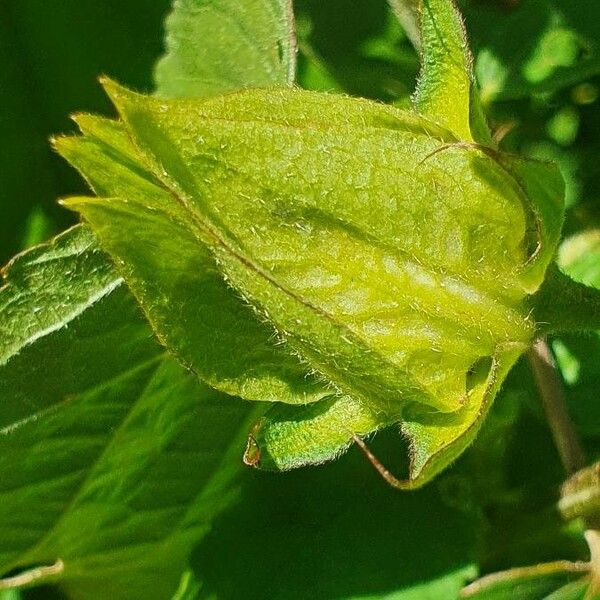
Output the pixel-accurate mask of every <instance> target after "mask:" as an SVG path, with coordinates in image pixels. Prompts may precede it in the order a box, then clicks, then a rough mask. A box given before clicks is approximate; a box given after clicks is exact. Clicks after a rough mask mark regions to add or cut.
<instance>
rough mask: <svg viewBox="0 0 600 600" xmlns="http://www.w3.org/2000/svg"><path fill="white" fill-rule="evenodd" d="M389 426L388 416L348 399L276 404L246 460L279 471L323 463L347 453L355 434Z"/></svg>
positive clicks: (254, 437)
mask: <svg viewBox="0 0 600 600" xmlns="http://www.w3.org/2000/svg"><path fill="white" fill-rule="evenodd" d="M386 424H389V423H386V416H385V414H381V413H379V414H378V413H375V412H372V411H370V410H369V409H368V408H367V407H366V406H365V405H363V404H361V403H359V402H356V401H354V400H352V398H349V397H348V396H343V397H341V398H336V397H331V398H329V399H325V400H322V401H320V402H316V403H314V404H310V405H307V406H283V405H275V406H273V407H272V408H270V409H269V410H268V411H267V412H266V414H265V415H264V416H263V417H261V419H259V420H258V421H257V423H256V424H255V426H254V428H253V430H252V432H251V434H250V437H249V440H248V446H247V449H246V454H245V458H244V460H245V462H246V463H248V464H251V465H252V466H259V467H260V468H262V469H267V470H276V471H287V470H289V469H294V468H297V467H301V466H304V465H314V464H319V463H323V462H326V461H328V460H332V459H334V458H336V457H337V456H339V455H340V454H342V453H343V452H344V451H345V450H347V449H348V447H349V446H350V444H352V442H353V435H357V436H361V437H362V436H365V435H368V434H370V433H373V432H375V431H377V430H378V429H381V428H382V427H384V426H385V425H386Z"/></svg>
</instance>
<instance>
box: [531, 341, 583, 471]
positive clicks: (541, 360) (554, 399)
mask: <svg viewBox="0 0 600 600" xmlns="http://www.w3.org/2000/svg"><path fill="white" fill-rule="evenodd" d="M528 358H529V362H530V364H531V369H532V371H533V376H534V378H535V381H536V384H537V387H538V390H539V393H540V397H541V400H542V404H543V406H544V412H545V413H546V419H547V421H548V424H549V426H550V430H551V432H552V437H553V438H554V443H555V444H556V448H557V450H558V453H559V455H560V458H561V461H562V463H563V466H564V467H565V470H566V471H567V473H568V474H569V475H571V474H572V473H574V472H575V471H578V470H579V469H581V468H582V467H583V466H584V465H585V455H584V452H583V448H582V447H581V444H580V442H579V438H578V437H577V432H576V431H575V427H574V425H573V422H572V421H571V417H570V416H569V412H568V410H567V405H566V402H565V393H564V387H563V382H562V379H561V377H560V375H559V374H558V371H557V370H556V363H555V362H554V357H553V356H552V352H551V351H550V347H549V346H548V343H547V342H546V340H545V339H543V338H541V339H539V340H538V341H537V342H536V343H535V344H534V345H533V347H532V348H531V350H530V351H529V353H528Z"/></svg>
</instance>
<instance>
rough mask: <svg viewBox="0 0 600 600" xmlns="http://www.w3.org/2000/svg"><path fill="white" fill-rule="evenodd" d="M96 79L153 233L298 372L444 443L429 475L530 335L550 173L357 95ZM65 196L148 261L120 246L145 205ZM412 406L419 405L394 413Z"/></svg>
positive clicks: (551, 203)
mask: <svg viewBox="0 0 600 600" xmlns="http://www.w3.org/2000/svg"><path fill="white" fill-rule="evenodd" d="M107 85H108V89H109V90H110V93H111V96H112V97H113V99H114V101H115V103H116V105H117V107H118V109H119V111H120V113H121V115H122V117H123V118H124V120H125V123H126V126H127V128H128V130H129V131H130V134H131V135H132V136H133V139H134V140H135V143H136V144H137V145H138V148H139V150H140V152H141V156H142V159H141V160H143V161H144V163H145V164H146V165H147V166H148V168H150V169H151V170H152V172H153V173H154V175H155V177H157V179H159V180H160V181H161V184H162V186H164V187H165V188H166V189H168V190H169V201H168V203H167V204H165V205H164V207H163V209H162V211H156V212H152V219H153V220H154V221H155V223H156V225H154V226H153V227H154V229H156V230H160V229H161V228H162V229H166V228H167V227H169V229H170V230H171V231H172V233H170V234H169V238H170V239H173V240H174V239H175V236H177V235H178V234H177V233H176V228H177V227H179V228H181V229H182V231H183V229H185V230H186V231H185V235H186V236H188V235H189V233H188V232H187V231H188V228H191V229H192V230H193V233H194V235H195V236H196V238H197V240H198V242H197V245H199V246H200V247H203V246H206V247H208V248H209V249H210V250H211V251H212V252H213V253H214V254H215V256H216V258H217V261H218V263H219V267H220V268H221V269H222V270H223V271H224V273H225V275H226V277H227V278H228V279H229V281H230V282H231V283H232V284H233V285H234V287H236V288H237V289H238V290H239V291H240V292H241V293H242V294H243V296H244V297H245V298H247V299H248V300H250V301H251V303H252V304H254V305H255V306H256V307H257V310H258V311H259V313H260V314H262V315H265V316H266V318H267V319H268V320H270V321H272V322H273V323H274V324H275V326H276V328H277V330H278V333H279V336H280V337H281V338H282V339H284V340H285V342H286V343H287V344H288V345H289V347H291V348H292V349H293V350H294V351H295V352H297V353H298V354H299V355H300V356H302V357H303V358H304V359H305V360H306V361H307V362H308V363H309V365H310V366H311V367H313V368H314V369H316V370H317V371H318V372H319V373H321V374H322V376H323V377H324V378H325V379H326V380H328V381H331V382H332V383H333V384H334V386H335V387H336V388H337V389H339V390H341V391H342V392H344V393H346V394H348V395H349V396H350V397H352V398H353V399H354V400H355V401H357V402H359V403H362V404H364V406H365V407H368V409H369V410H373V409H374V410H375V411H376V412H379V413H382V414H384V415H386V418H385V421H386V422H390V421H392V420H398V419H400V418H402V419H403V420H405V421H409V422H416V423H418V424H419V425H418V426H415V431H416V430H418V429H419V428H420V429H421V432H423V434H422V437H426V438H428V440H426V443H425V446H426V448H427V450H426V454H427V455H428V458H427V461H426V462H431V461H430V460H429V459H430V458H431V456H429V455H430V454H431V453H432V452H433V454H435V453H438V452H441V451H442V449H443V452H444V453H446V451H447V450H448V448H447V447H450V446H452V449H451V451H450V452H449V454H447V455H446V457H445V458H444V460H442V461H440V462H439V464H436V466H435V469H434V471H435V472H437V471H438V470H439V468H441V467H442V466H443V465H445V464H447V462H448V460H450V459H452V458H454V457H455V456H456V454H457V453H458V451H460V450H462V448H463V447H464V445H463V443H459V444H458V446H454V445H453V443H454V441H455V435H463V434H464V433H465V432H467V431H468V432H470V433H472V434H473V435H474V432H475V431H476V429H477V427H475V426H473V419H475V420H476V421H477V420H478V419H479V418H480V417H483V415H484V414H485V408H484V407H485V406H487V405H488V403H489V400H491V398H492V397H493V393H495V390H496V389H497V386H498V385H499V384H500V383H501V381H502V379H503V377H504V376H505V374H506V372H507V371H508V369H509V368H510V366H511V365H512V363H513V362H514V360H515V359H516V358H517V356H518V355H519V354H520V353H521V352H522V351H523V350H524V349H525V348H526V347H527V345H528V344H529V342H530V340H531V339H532V337H533V335H534V324H533V323H532V322H530V321H529V320H528V315H527V312H528V311H529V309H526V308H525V304H524V301H525V299H526V297H527V295H528V294H529V293H531V292H534V291H535V290H536V289H537V287H538V286H539V284H540V283H541V281H542V278H543V276H544V269H545V267H546V265H547V264H548V262H549V260H550V259H551V255H552V253H551V249H552V247H553V246H554V245H555V240H554V239H553V235H554V234H553V232H554V230H550V229H549V230H548V231H547V230H546V229H545V228H544V225H543V224H540V226H539V227H537V228H534V231H533V232H532V231H531V227H532V226H531V223H532V222H533V223H536V222H538V221H543V220H544V219H548V218H553V217H556V216H557V215H558V218H559V220H560V215H561V214H562V204H561V202H560V201H559V198H558V195H559V194H560V191H562V190H561V186H560V185H557V184H556V182H557V181H558V176H557V175H556V172H555V171H552V170H551V169H550V168H549V167H544V169H546V170H545V171H544V172H545V173H546V175H547V177H546V179H547V184H548V189H546V188H544V189H539V188H538V187H537V186H539V185H541V184H542V183H543V181H538V180H537V179H536V180H535V181H531V182H529V181H528V182H527V185H524V183H523V182H522V181H521V179H522V173H521V171H520V170H519V169H517V170H516V174H515V175H512V173H511V171H510V170H509V168H508V167H507V166H506V164H505V163H508V162H509V159H508V158H505V157H503V156H502V155H498V154H497V153H495V152H487V151H483V150H482V149H480V148H479V147H472V146H462V145H460V144H459V145H456V146H453V136H452V135H451V134H450V133H449V132H447V131H445V130H443V129H439V128H437V127H435V126H433V125H431V124H430V123H428V122H427V121H424V120H422V119H420V118H419V117H418V116H416V115H414V114H412V113H407V112H402V111H398V110H396V109H393V108H389V107H384V106H381V105H377V104H374V103H370V102H368V101H363V100H355V99H350V98H344V97H338V96H328V95H322V94H314V93H308V92H300V91H285V90H277V91H275V90H272V91H247V92H243V93H240V94H232V95H227V96H224V97H222V98H216V99H214V100H206V101H171V102H168V101H163V100H158V99H150V98H145V97H143V96H139V95H135V94H132V93H130V92H128V91H126V90H123V89H122V88H118V87H116V86H115V85H114V84H107ZM349 147H352V148H353V152H352V153H351V154H349V153H348V151H347V148H349ZM257 148H260V149H261V152H259V153H257V152H256V149H257ZM316 148H318V149H319V154H317V155H316V156H317V157H320V156H322V154H323V153H325V154H326V155H327V156H328V162H327V163H326V164H323V163H322V162H321V161H320V160H318V159H317V160H315V151H314V150H315V149H316ZM292 157H293V159H292ZM519 164H520V163H519ZM388 165H394V166H395V165H402V170H399V169H397V168H394V169H393V168H390V167H389V166H388ZM459 181H460V183H458V182H459ZM398 190H402V192H401V193H400V194H399V193H398ZM530 194H535V197H534V198H530V196H529V195H530ZM544 194H545V195H544ZM430 196H434V197H435V199H436V201H435V203H432V202H431V201H430ZM390 199H392V201H390ZM68 204H69V205H70V206H72V207H76V208H77V210H79V211H80V212H82V214H83V215H84V216H85V218H86V219H87V220H88V221H90V222H91V223H92V225H93V227H94V229H95V230H96V231H97V232H98V234H99V236H100V238H101V239H102V243H103V244H104V245H105V246H106V247H107V248H108V249H109V251H110V252H111V253H113V254H114V255H115V256H116V257H117V259H118V260H120V261H123V262H124V263H125V264H128V263H129V264H131V263H133V264H136V263H137V264H138V267H136V268H141V266H142V265H143V263H144V262H147V261H148V259H149V257H148V256H147V255H146V253H143V252H142V253H141V254H140V252H139V251H138V252H137V254H136V255H135V256H134V255H133V254H134V253H133V252H132V251H129V252H128V254H127V256H125V255H124V254H123V253H122V251H121V250H120V249H119V248H120V247H122V246H123V245H124V244H125V243H126V241H127V238H129V237H130V233H129V232H131V231H135V230H147V229H148V225H147V223H148V215H147V213H148V211H147V209H146V207H145V206H144V205H143V203H141V202H139V201H135V202H134V201H131V200H130V199H127V200H126V199H120V198H111V199H98V200H94V199H79V200H77V199H72V200H70V201H69V202H68ZM181 211H183V212H181ZM184 213H185V217H184V216H182V215H183V214H184ZM143 215H145V216H143ZM140 218H143V220H144V223H145V225H144V226H140ZM177 221H185V223H186V225H185V226H183V225H176V223H177ZM432 223H436V226H435V227H433V228H432V225H431V224H432ZM173 224H175V225H176V227H175V229H171V228H172V227H173ZM441 233H442V234H441ZM181 235H183V233H182V234H181ZM162 246H164V244H161V247H162ZM542 247H543V251H540V248H542ZM199 251H200V252H202V250H199ZM172 255H173V251H172V250H171V251H168V250H166V249H165V254H164V256H172ZM348 257H352V260H351V261H348ZM357 266H358V268H357ZM365 267H366V268H365ZM189 301H190V302H191V301H192V299H189ZM481 323H485V325H484V326H483V328H482V327H481V325H480V324H481ZM471 324H477V325H475V327H472V326H471ZM479 364H487V365H488V370H487V371H485V372H484V373H483V374H482V375H481V377H482V382H483V384H482V385H481V386H479V387H478V391H477V392H476V393H475V389H474V388H473V389H471V388H470V387H469V385H468V382H467V373H468V372H469V371H470V370H471V369H472V368H473V367H474V365H479ZM494 364H495V365H498V371H497V374H498V378H496V371H494V370H493V369H492V365H494ZM486 390H488V391H489V393H487V392H486ZM407 403H417V405H420V407H419V406H416V407H415V409H414V410H410V411H409V412H408V413H407V414H404V413H403V411H404V410H405V409H406V407H407ZM425 407H429V409H425ZM431 409H435V410H438V411H442V412H456V414H455V415H453V416H451V417H450V420H451V421H453V422H454V425H456V427H457V428H456V429H451V428H449V427H448V426H447V425H448V424H446V426H445V429H440V425H441V424H443V422H444V418H443V417H442V418H441V419H440V420H439V421H437V422H436V419H437V417H436V416H435V414H434V415H433V417H432V415H431ZM427 413H429V414H427ZM430 422H433V423H434V426H433V427H431V428H428V424H429V423H430ZM407 431H408V430H407ZM442 431H445V432H448V433H447V434H446V435H449V438H448V439H446V438H445V435H444V434H441V432H442ZM425 432H426V433H425ZM450 433H451V434H452V435H451V436H450ZM438 434H441V438H440V437H438ZM419 435H421V434H419ZM471 437H472V436H467V437H465V438H464V440H463V442H464V443H466V442H468V441H470V439H471ZM431 438H433V441H431ZM419 452H421V451H420V450H418V449H417V450H415V453H419ZM421 454H423V452H421ZM448 457H449V458H448ZM432 464H433V463H432ZM416 474H417V471H415V476H416ZM432 474H434V472H433V471H432V472H431V473H430V475H429V476H431V475H432Z"/></svg>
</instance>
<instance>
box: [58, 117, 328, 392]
mask: <svg viewBox="0 0 600 600" xmlns="http://www.w3.org/2000/svg"><path fill="white" fill-rule="evenodd" d="M77 120H78V123H79V125H80V127H81V128H82V130H83V131H84V133H85V134H86V135H85V137H82V138H63V139H59V140H56V141H55V144H56V146H57V148H58V150H59V152H61V154H62V155H63V156H64V157H65V158H67V159H68V160H70V161H71V163H72V164H73V165H75V166H76V167H77V168H78V169H79V170H80V172H81V173H82V174H83V175H84V176H85V177H86V179H87V180H88V182H89V183H90V185H91V187H92V188H93V189H94V191H96V193H98V194H99V195H101V196H109V197H112V196H117V197H121V198H126V199H127V203H128V204H127V206H129V205H133V203H136V204H137V205H140V204H143V209H141V210H142V211H143V221H144V224H143V225H141V223H140V221H139V220H138V221H137V222H136V224H135V226H134V227H132V228H131V229H130V230H129V234H128V235H127V236H125V237H122V238H119V239H116V240H114V241H108V240H107V239H106V237H105V236H104V235H102V233H101V232H100V235H101V237H102V239H103V240H104V242H105V243H107V247H110V249H111V252H113V253H114V254H115V255H116V256H118V257H119V259H120V263H123V266H122V267H121V270H122V273H123V275H124V277H125V279H126V281H127V283H128V285H129V286H130V288H131V289H132V291H133V293H134V294H135V295H136V297H137V298H138V300H139V302H140V303H141V305H142V307H143V309H144V311H145V312H146V315H147V316H148V318H149V320H150V323H151V325H152V326H153V328H154V330H155V331H156V332H157V335H158V337H159V339H160V340H161V341H162V342H163V343H164V344H166V345H167V346H168V347H169V348H170V349H171V350H172V351H173V352H174V353H175V354H176V355H177V356H179V357H180V359H181V360H182V361H183V362H184V364H187V365H189V366H190V367H191V368H192V369H193V370H194V372H196V373H197V374H198V375H199V376H200V377H201V378H202V379H203V380H205V381H206V382H207V383H209V384H210V385H211V386H213V387H215V388H217V389H220V390H221V391H225V392H227V393H230V394H232V395H237V396H240V397H242V398H245V399H247V400H262V401H279V402H289V403H306V402H311V401H314V400H317V399H319V398H321V397H323V396H324V395H328V394H330V393H331V392H328V391H327V390H326V389H324V388H323V386H321V385H320V384H318V383H317V382H316V381H315V380H314V378H313V377H310V376H309V375H308V374H307V372H306V368H305V367H302V365H301V364H300V363H299V361H298V360H297V359H296V358H295V357H292V356H291V355H289V354H288V353H285V352H283V351H282V350H281V349H280V348H278V347H276V345H275V344H274V331H273V329H272V328H271V327H269V326H268V325H266V324H264V323H262V322H261V321H259V320H258V319H257V318H256V316H255V315H254V313H253V312H252V310H251V309H250V308H249V307H248V306H247V305H244V304H243V303H242V302H241V301H240V299H238V298H236V297H235V295H234V293H233V292H232V290H231V289H229V288H228V286H227V284H226V283H225V281H224V280H223V278H222V277H221V275H220V274H219V273H218V271H217V267H216V265H215V262H214V259H213V257H212V256H211V254H210V253H209V252H208V250H204V248H203V246H201V245H199V242H198V240H197V239H196V237H195V235H194V233H193V232H192V231H190V230H189V229H188V228H187V227H186V226H185V222H186V220H187V217H186V214H185V211H183V210H180V209H179V208H178V205H174V207H173V208H174V212H173V211H171V216H172V217H173V219H172V220H171V219H165V216H164V213H163V210H164V207H165V206H168V205H169V204H170V203H171V200H172V199H171V197H170V195H169V193H168V192H167V191H166V190H165V189H164V188H162V187H160V184H159V182H158V181H157V180H156V178H155V176H154V175H152V173H150V172H148V171H147V170H146V169H145V168H144V166H143V160H142V158H141V157H140V156H139V153H138V152H137V151H136V149H135V147H134V146H133V145H132V143H131V141H130V140H129V138H128V137H127V135H126V133H125V131H124V129H123V127H122V125H120V124H119V123H117V122H114V121H108V120H105V119H97V118H91V117H86V116H79V117H78V118H77ZM140 162H141V163H142V164H141V165H140ZM127 206H124V210H123V211H121V214H118V215H117V214H115V215H114V222H113V225H117V226H119V225H118V224H119V223H122V225H121V230H122V231H125V229H128V227H129V225H128V221H127V219H128V211H127ZM137 217H138V219H139V218H141V217H142V213H140V212H138V213H137ZM154 248H157V249H158V250H159V251H157V252H152V251H150V252H149V251H147V250H152V249H154ZM165 257H168V260H165Z"/></svg>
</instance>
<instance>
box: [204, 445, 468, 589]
mask: <svg viewBox="0 0 600 600" xmlns="http://www.w3.org/2000/svg"><path fill="white" fill-rule="evenodd" d="M382 444H383V445H382ZM377 447H378V448H379V449H380V450H381V451H382V452H384V453H388V452H389V453H393V452H397V449H396V447H397V440H396V436H395V435H393V436H389V435H386V434H385V433H382V434H381V435H380V436H379V435H378V439H377ZM476 523H477V521H476V520H474V519H472V517H471V516H470V515H469V514H467V513H466V512H465V511H463V510H460V509H458V510H457V509H456V508H451V507H450V506H448V504H446V503H445V501H444V498H443V495H442V494H441V493H440V490H439V488H438V486H437V485H431V486H428V487H427V488H425V489H423V490H419V491H416V492H412V493H410V494H399V493H397V492H396V491H395V490H392V489H390V488H389V486H387V485H385V483H384V482H382V481H381V480H380V479H379V478H378V476H377V475H376V474H375V473H374V472H373V471H372V469H371V468H370V466H369V464H368V463H366V461H365V460H364V458H363V457H362V455H361V454H360V453H359V452H357V451H356V450H351V451H350V452H349V453H348V454H346V455H345V456H344V457H342V458H341V459H339V460H337V461H335V462H334V463H330V464H328V465H323V466H322V467H319V468H318V469H303V470H299V471H295V472H290V473H288V474H286V476H285V478H282V477H275V476H273V475H270V474H264V473H262V474H261V473H256V472H253V471H250V472H247V473H246V474H245V475H244V484H243V490H242V500H241V502H240V503H238V504H237V505H236V507H234V508H233V509H232V510H230V511H228V512H227V513H226V514H223V515H222V516H221V517H220V518H219V519H218V520H217V521H216V522H215V524H214V528H213V530H212V532H211V533H210V534H209V535H208V536H207V537H206V538H205V539H204V540H203V541H202V542H201V543H200V544H199V545H198V547H197V548H196V550H195V551H194V553H193V557H192V565H193V569H194V570H195V571H196V572H197V573H199V574H202V576H203V582H204V587H203V589H202V592H203V595H202V594H201V595H200V596H199V597H200V598H211V597H212V598H218V600H231V599H235V598H237V597H239V590H240V589H243V590H244V597H245V598H249V599H255V598H256V599H260V598H270V599H273V600H301V599H304V598H311V600H330V599H331V598H338V599H340V600H351V599H356V598H361V599H362V598H365V599H369V600H384V599H393V600H422V599H425V598H427V599H432V600H437V599H438V598H439V599H446V598H448V599H453V598H457V596H458V592H459V590H460V588H461V587H462V586H464V585H465V583H467V582H468V581H469V580H470V579H472V578H473V577H475V576H476V575H477V568H476V566H475V564H474V560H473V556H474V552H475V545H476V540H475V534H476V531H477V529H476ZM233 554H235V556H236V560H235V561H227V560H223V559H222V557H223V556H232V555H233Z"/></svg>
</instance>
